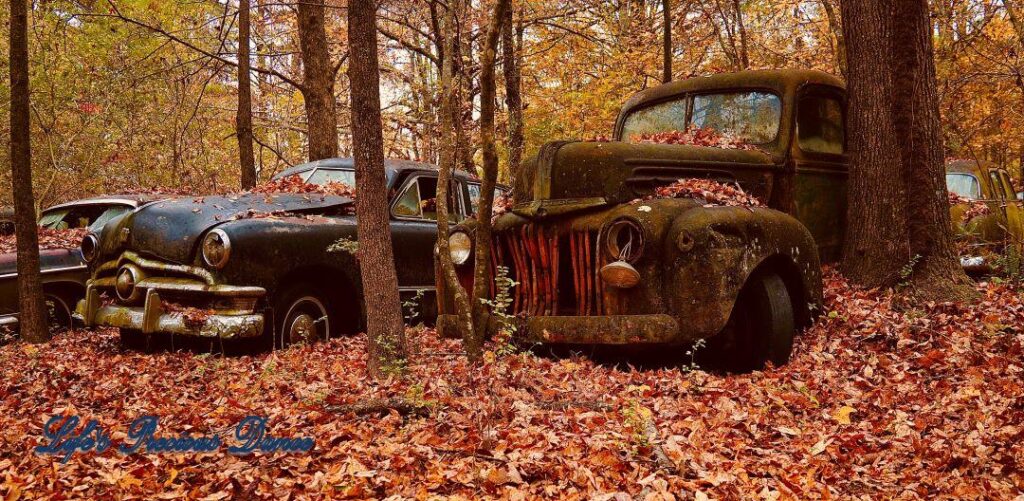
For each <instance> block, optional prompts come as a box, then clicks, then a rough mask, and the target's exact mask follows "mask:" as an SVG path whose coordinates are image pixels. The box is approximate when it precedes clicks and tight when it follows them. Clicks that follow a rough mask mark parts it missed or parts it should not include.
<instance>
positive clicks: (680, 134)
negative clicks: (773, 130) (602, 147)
mask: <svg viewBox="0 0 1024 501" xmlns="http://www.w3.org/2000/svg"><path fill="white" fill-rule="evenodd" d="M630 140H631V141H632V142H634V143H654V144H684V145H691V146H707V147H711V148H724V149H730V150H755V151H760V150H759V149H758V147H757V146H754V145H752V144H748V143H745V142H744V141H743V139H742V138H740V137H739V136H737V135H735V134H730V133H723V132H719V131H717V130H715V129H712V128H710V127H695V126H692V125H691V126H690V127H687V129H686V130H685V131H678V130H672V131H665V132H656V133H652V134H638V135H636V136H633V137H632V138H630Z"/></svg>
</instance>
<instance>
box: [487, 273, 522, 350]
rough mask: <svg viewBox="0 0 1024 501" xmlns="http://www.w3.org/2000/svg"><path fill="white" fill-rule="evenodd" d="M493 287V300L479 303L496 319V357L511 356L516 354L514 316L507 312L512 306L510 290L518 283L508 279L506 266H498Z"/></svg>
mask: <svg viewBox="0 0 1024 501" xmlns="http://www.w3.org/2000/svg"><path fill="white" fill-rule="evenodd" d="M494 285H495V289H496V294H495V296H494V299H481V300H480V302H481V303H483V304H484V305H485V306H487V307H489V308H490V309H491V314H492V315H494V316H495V317H496V318H497V319H498V334H497V336H495V339H494V341H495V343H497V344H498V349H497V350H496V355H499V356H503V355H512V354H514V353H515V352H516V347H515V344H514V343H513V340H514V338H515V333H516V323H515V318H516V316H515V315H513V314H510V313H509V312H508V311H509V307H511V306H512V289H513V288H514V287H515V286H517V285H519V283H518V282H516V281H515V280H512V279H511V278H509V276H508V267H507V266H498V267H497V268H496V269H495V270H494Z"/></svg>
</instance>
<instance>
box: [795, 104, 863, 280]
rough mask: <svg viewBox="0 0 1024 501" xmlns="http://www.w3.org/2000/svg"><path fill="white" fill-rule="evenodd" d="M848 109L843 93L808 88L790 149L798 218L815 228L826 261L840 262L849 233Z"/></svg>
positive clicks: (819, 247) (814, 232)
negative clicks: (845, 127)
mask: <svg viewBox="0 0 1024 501" xmlns="http://www.w3.org/2000/svg"><path fill="white" fill-rule="evenodd" d="M845 110H846V103H845V98H844V96H843V94H842V92H841V91H840V90H839V89H836V88H832V87H826V86H817V85H815V86H807V87H804V88H802V89H801V90H800V91H799V94H798V99H797V109H796V129H795V134H794V135H795V138H794V140H793V145H792V147H791V149H790V151H791V154H792V158H793V164H794V167H795V169H796V175H795V179H794V193H793V198H794V203H795V204H796V207H795V211H796V218H797V219H799V220H800V222H802V223H803V224H804V226H806V227H807V229H808V230H810V232H811V234H812V235H813V236H814V240H815V242H816V243H817V244H818V252H819V254H820V255H821V260H822V262H826V263H827V262H832V261H836V260H838V259H839V257H840V254H841V252H842V248H843V238H844V236H845V233H846V179H847V165H848V164H849V159H848V157H847V155H846V132H845V129H844V124H845V121H844V118H845Z"/></svg>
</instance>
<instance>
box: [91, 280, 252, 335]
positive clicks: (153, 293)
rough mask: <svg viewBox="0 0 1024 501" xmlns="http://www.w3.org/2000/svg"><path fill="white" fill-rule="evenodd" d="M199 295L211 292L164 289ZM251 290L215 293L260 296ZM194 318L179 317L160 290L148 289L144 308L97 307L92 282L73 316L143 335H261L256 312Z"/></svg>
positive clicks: (207, 312) (221, 289) (224, 289)
mask: <svg viewBox="0 0 1024 501" xmlns="http://www.w3.org/2000/svg"><path fill="white" fill-rule="evenodd" d="M192 288H196V289H204V290H194V291H192V290H190V292H196V293H200V294H202V293H203V292H207V293H209V292H211V291H210V289H212V288H211V287H205V286H195V287H190V286H184V287H183V286H182V285H180V284H175V286H174V287H173V288H172V287H165V290H173V291H174V292H178V293H180V292H182V291H183V290H186V289H192ZM256 289H257V288H253V287H237V288H233V287H230V286H216V289H215V290H216V292H217V293H218V294H220V295H226V296H231V295H234V294H240V293H244V294H253V293H258V295H262V289H259V290H258V291H257V290H256ZM197 311H199V312H200V314H198V315H183V314H182V313H181V312H179V311H174V310H173V309H172V308H171V307H170V305H169V304H167V303H165V302H164V301H163V300H162V299H161V298H160V289H159V288H156V287H154V288H151V289H148V290H147V291H146V295H145V304H144V305H143V306H141V307H139V306H126V305H119V304H100V291H99V290H98V288H97V287H96V284H95V283H94V281H90V283H89V286H88V287H87V289H86V295H85V299H84V300H82V301H80V302H79V303H78V307H77V308H76V311H75V316H76V317H78V318H79V319H80V320H81V321H82V322H83V323H84V324H85V325H86V326H87V327H92V326H107V327H117V328H119V329H135V330H139V331H141V332H143V333H146V334H150V333H167V334H178V335H185V336H196V337H204V338H218V337H219V338H223V339H234V338H248V337H258V336H260V335H262V334H263V327H264V323H265V322H264V315H263V314H262V313H256V312H251V311H250V312H240V311H217V310H197Z"/></svg>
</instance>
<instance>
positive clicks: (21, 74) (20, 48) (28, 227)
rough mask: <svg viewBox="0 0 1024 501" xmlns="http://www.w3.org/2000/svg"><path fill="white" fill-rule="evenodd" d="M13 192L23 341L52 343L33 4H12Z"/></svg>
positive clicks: (15, 1)
mask: <svg viewBox="0 0 1024 501" xmlns="http://www.w3.org/2000/svg"><path fill="white" fill-rule="evenodd" d="M10 27H11V40H10V44H11V45H10V58H11V62H10V64H11V193H12V194H13V195H14V224H15V238H16V239H17V251H18V307H19V309H20V311H19V314H18V318H19V320H20V326H19V328H20V330H21V337H22V338H23V339H25V340H26V341H29V342H31V343H42V342H46V341H48V340H49V339H50V330H49V328H48V327H47V322H46V304H45V303H44V302H43V284H42V278H41V277H40V274H39V233H38V231H37V230H36V212H35V203H34V202H33V197H32V142H31V136H30V131H29V93H28V1H27V0H13V1H12V2H11V24H10Z"/></svg>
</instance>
